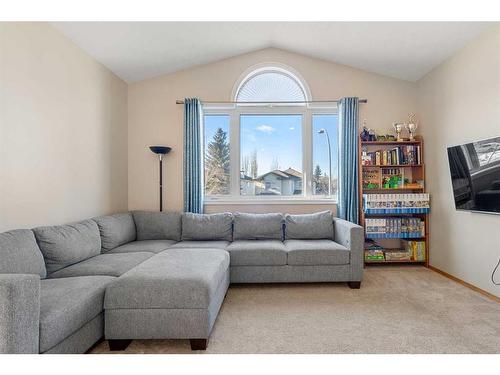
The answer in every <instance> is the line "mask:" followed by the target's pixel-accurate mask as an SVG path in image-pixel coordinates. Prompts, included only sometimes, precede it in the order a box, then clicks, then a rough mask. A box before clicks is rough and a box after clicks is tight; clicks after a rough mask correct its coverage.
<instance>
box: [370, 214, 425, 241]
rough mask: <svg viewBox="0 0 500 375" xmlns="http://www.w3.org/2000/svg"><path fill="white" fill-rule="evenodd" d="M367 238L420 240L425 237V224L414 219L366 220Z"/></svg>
mask: <svg viewBox="0 0 500 375" xmlns="http://www.w3.org/2000/svg"><path fill="white" fill-rule="evenodd" d="M365 234H366V237H367V238H420V237H424V236H425V222H424V221H423V220H422V219H420V218H416V217H397V218H367V219H365Z"/></svg>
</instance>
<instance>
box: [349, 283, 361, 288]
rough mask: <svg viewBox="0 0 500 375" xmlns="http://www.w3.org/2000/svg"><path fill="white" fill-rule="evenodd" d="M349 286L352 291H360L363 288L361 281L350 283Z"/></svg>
mask: <svg viewBox="0 0 500 375" xmlns="http://www.w3.org/2000/svg"><path fill="white" fill-rule="evenodd" d="M347 285H349V288H351V289H359V288H361V281H348V282H347Z"/></svg>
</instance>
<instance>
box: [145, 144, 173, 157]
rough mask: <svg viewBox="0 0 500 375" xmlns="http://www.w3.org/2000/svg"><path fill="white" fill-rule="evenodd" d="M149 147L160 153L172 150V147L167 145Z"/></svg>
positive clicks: (163, 153)
mask: <svg viewBox="0 0 500 375" xmlns="http://www.w3.org/2000/svg"><path fill="white" fill-rule="evenodd" d="M149 149H150V150H151V151H153V152H154V153H155V154H158V155H165V154H168V153H169V152H170V150H171V148H170V147H167V146H150V147H149Z"/></svg>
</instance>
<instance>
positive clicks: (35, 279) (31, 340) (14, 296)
mask: <svg viewBox="0 0 500 375" xmlns="http://www.w3.org/2000/svg"><path fill="white" fill-rule="evenodd" d="M39 319H40V276H39V275H31V274H29V275H27V274H0V353H36V354H38V348H39Z"/></svg>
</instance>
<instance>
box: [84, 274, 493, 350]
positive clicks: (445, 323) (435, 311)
mask: <svg viewBox="0 0 500 375" xmlns="http://www.w3.org/2000/svg"><path fill="white" fill-rule="evenodd" d="M92 353H110V352H109V349H108V344H107V342H106V341H104V342H102V343H101V344H99V345H98V346H96V347H95V348H94V349H93V351H92ZM114 353H116V352H114ZM121 353H193V352H192V351H191V350H190V347H189V341H188V340H134V341H133V342H132V344H131V345H130V346H129V347H128V349H127V350H126V351H125V352H121ZM194 353H500V304H499V303H497V302H495V301H492V300H491V299H488V298H487V297H484V296H482V295H481V294H478V293H476V292H474V291H472V290H470V289H468V288H466V287H464V286H462V285H460V284H458V283H456V282H454V281H451V280H448V279H447V278H445V277H443V276H441V275H439V274H437V273H435V272H433V271H431V270H428V269H425V268H421V267H398V268H386V267H370V268H368V269H367V270H366V272H365V280H364V282H363V284H362V286H361V289H360V290H351V289H349V288H348V287H347V286H346V284H293V285H247V286H231V288H230V289H229V291H228V293H227V296H226V300H225V301H224V304H223V306H222V309H221V312H220V314H219V317H218V318H217V321H216V323H215V328H214V330H213V332H212V336H211V338H210V342H209V346H208V350H207V351H206V352H194Z"/></svg>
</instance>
